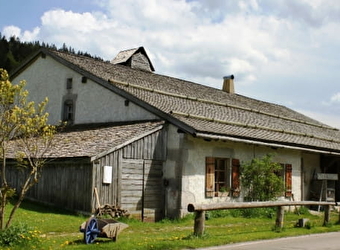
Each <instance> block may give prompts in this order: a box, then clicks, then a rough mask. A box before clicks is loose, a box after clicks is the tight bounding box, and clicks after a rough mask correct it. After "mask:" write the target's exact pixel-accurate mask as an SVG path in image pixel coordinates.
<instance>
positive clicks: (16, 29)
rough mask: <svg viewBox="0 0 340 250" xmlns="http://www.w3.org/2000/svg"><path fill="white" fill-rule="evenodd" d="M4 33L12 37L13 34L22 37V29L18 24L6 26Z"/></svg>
mask: <svg viewBox="0 0 340 250" xmlns="http://www.w3.org/2000/svg"><path fill="white" fill-rule="evenodd" d="M2 34H3V35H4V36H5V37H11V36H15V37H21V29H20V28H19V27H16V26H12V25H11V26H6V27H5V28H4V29H3V31H2Z"/></svg>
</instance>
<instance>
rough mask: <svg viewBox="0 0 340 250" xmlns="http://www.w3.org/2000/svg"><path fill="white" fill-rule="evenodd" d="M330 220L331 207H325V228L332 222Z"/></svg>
mask: <svg viewBox="0 0 340 250" xmlns="http://www.w3.org/2000/svg"><path fill="white" fill-rule="evenodd" d="M330 218H331V206H330V205H327V206H325V218H324V222H323V225H324V226H327V224H328V223H329V221H330Z"/></svg>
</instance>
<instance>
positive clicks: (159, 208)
mask: <svg viewBox="0 0 340 250" xmlns="http://www.w3.org/2000/svg"><path fill="white" fill-rule="evenodd" d="M162 168H163V165H162V162H161V161H152V160H132V159H124V160H123V162H122V169H121V170H122V181H121V184H122V187H121V208H123V209H127V210H129V212H130V213H131V214H132V215H133V216H134V217H137V218H140V219H141V220H143V221H158V220H160V219H162V218H163V217H164V191H163V177H162V176H163V171H162Z"/></svg>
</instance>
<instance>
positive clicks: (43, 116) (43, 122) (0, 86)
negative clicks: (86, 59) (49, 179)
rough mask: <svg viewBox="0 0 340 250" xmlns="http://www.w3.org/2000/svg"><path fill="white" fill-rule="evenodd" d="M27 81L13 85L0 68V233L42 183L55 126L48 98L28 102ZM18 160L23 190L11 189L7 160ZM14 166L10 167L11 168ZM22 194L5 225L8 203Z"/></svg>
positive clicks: (4, 71) (5, 72)
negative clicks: (48, 121)
mask: <svg viewBox="0 0 340 250" xmlns="http://www.w3.org/2000/svg"><path fill="white" fill-rule="evenodd" d="M25 84H26V83H25V81H21V82H20V83H19V84H16V85H14V84H12V83H11V82H10V80H9V76H8V73H7V71H6V70H4V69H0V162H1V167H0V178H1V182H0V184H1V186H0V230H1V229H4V228H8V227H9V226H10V224H11V222H12V219H13V216H14V214H15V212H16V210H17V209H18V208H19V206H20V204H21V202H22V200H23V199H24V197H25V195H26V193H27V191H28V190H29V189H30V188H31V187H32V186H33V185H34V184H36V183H37V182H38V179H39V176H40V174H41V171H42V168H43V166H44V163H45V160H44V158H43V156H44V154H45V153H46V150H47V149H48V148H49V147H50V145H51V141H52V138H53V135H54V134H55V131H56V129H55V127H54V126H52V125H48V124H47V120H48V113H46V112H45V106H46V104H47V98H46V99H45V100H44V101H43V102H41V103H39V104H37V105H36V104H35V103H34V102H29V101H28V100H27V97H28V91H27V90H25V89H24V87H25ZM9 156H10V157H11V158H12V157H14V158H15V159H16V162H17V163H18V164H17V167H18V168H20V169H22V170H23V172H24V173H25V178H24V179H23V182H22V183H21V190H15V189H14V188H13V187H11V185H10V183H9V182H8V180H7V178H6V168H7V158H8V157H9ZM9 167H10V165H8V168H9ZM15 193H18V194H17V195H18V197H17V199H16V203H15V205H14V207H13V209H12V210H11V212H10V216H9V218H8V220H7V222H6V223H5V216H4V215H5V208H6V204H7V203H8V200H9V199H10V198H11V197H13V196H14V195H15Z"/></svg>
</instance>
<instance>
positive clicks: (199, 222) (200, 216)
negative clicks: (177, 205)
mask: <svg viewBox="0 0 340 250" xmlns="http://www.w3.org/2000/svg"><path fill="white" fill-rule="evenodd" d="M204 224H205V211H197V212H196V215H195V225H194V235H196V236H202V235H203V233H204Z"/></svg>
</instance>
